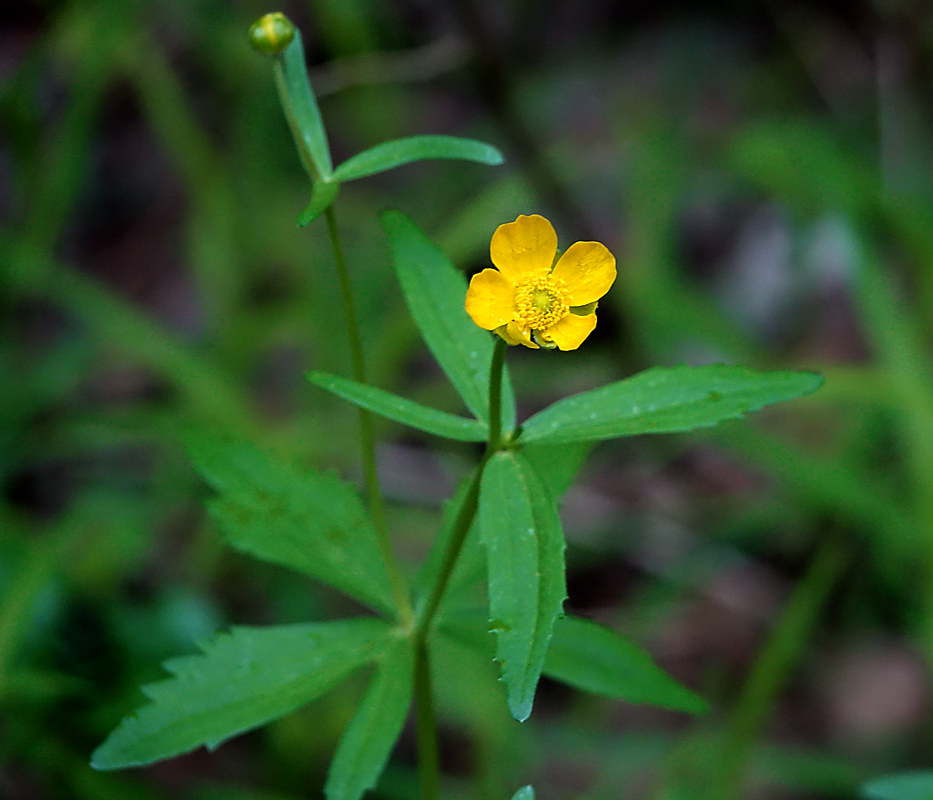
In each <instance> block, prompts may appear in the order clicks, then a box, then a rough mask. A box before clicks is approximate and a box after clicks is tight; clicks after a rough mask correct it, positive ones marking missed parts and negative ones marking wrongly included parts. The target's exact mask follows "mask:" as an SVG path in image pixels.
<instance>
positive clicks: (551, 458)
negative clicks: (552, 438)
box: [522, 442, 593, 499]
mask: <svg viewBox="0 0 933 800" xmlns="http://www.w3.org/2000/svg"><path fill="white" fill-rule="evenodd" d="M592 447H593V443H592V442H574V443H573V444H557V445H549V444H532V445H529V446H528V447H523V448H522V455H524V456H525V458H526V459H528V463H529V464H531V467H532V469H533V470H534V471H535V473H536V474H537V475H538V477H539V478H541V480H542V481H544V483H545V484H546V485H547V488H548V491H549V492H550V493H551V497H553V498H555V499H558V498H560V497H561V496H562V495H563V494H564V492H566V491H567V490H568V489H569V488H570V486H571V484H572V483H573V479H574V478H576V476H577V473H578V472H579V471H580V468H581V467H582V466H583V464H584V462H585V461H586V457H587V456H588V455H589V453H590V450H591V449H592Z"/></svg>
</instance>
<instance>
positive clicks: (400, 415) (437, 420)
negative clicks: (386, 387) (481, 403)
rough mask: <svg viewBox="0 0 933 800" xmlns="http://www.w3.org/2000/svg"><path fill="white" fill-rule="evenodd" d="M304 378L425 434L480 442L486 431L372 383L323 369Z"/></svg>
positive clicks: (466, 420) (356, 404)
mask: <svg viewBox="0 0 933 800" xmlns="http://www.w3.org/2000/svg"><path fill="white" fill-rule="evenodd" d="M306 377H307V379H308V380H309V381H310V382H311V383H313V384H314V385H315V386H320V387H321V388H322V389H326V390H327V391H329V392H331V393H333V394H335V395H337V396H338V397H342V398H343V399H344V400H348V401H349V402H351V403H353V404H354V405H355V406H359V407H360V408H365V409H367V410H369V411H372V412H373V413H374V414H379V415H380V416H383V417H386V418H387V419H391V420H395V421H396V422H401V423H402V424H403V425H409V426H411V427H412V428H417V429H418V430H419V431H424V432H425V433H432V434H434V435H435V436H441V437H443V438H445V439H454V440H456V441H458V442H484V441H486V437H487V435H488V432H489V431H488V430H487V428H486V426H485V425H483V424H482V423H480V422H477V421H476V420H475V419H467V418H466V417H458V416H457V415H456V414H448V413H447V412H446V411H438V410H437V409H436V408H429V407H428V406H423V405H421V404H420V403H416V402H414V401H413V400H408V399H407V398H404V397H399V396H398V395H396V394H391V393H390V392H386V391H383V390H382V389H377V388H375V387H374V386H367V385H366V384H363V383H357V382H356V381H351V380H348V379H346V378H341V377H338V376H337V375H330V374H328V373H326V372H309V373H308V374H307V376H306Z"/></svg>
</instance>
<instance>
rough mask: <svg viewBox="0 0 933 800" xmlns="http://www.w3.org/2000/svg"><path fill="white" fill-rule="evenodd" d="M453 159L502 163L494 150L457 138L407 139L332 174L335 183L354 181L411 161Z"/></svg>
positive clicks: (359, 155)
mask: <svg viewBox="0 0 933 800" xmlns="http://www.w3.org/2000/svg"><path fill="white" fill-rule="evenodd" d="M434 158H456V159H459V160H461V161H474V162H476V163H478V164H489V165H491V166H496V165H498V164H501V163H502V162H503V161H504V160H505V159H504V158H503V157H502V153H500V152H499V151H498V150H497V149H496V148H495V147H493V146H492V145H488V144H486V143H485V142H478V141H477V140H476V139H461V138H460V137H459V136H406V137H405V138H403V139H393V140H392V141H390V142H383V143H382V144H377V145H376V146H375V147H370V148H369V149H368V150H364V151H363V152H362V153H357V154H356V155H355V156H353V157H352V158H348V159H347V160H346V161H344V162H343V164H341V165H340V166H339V167H337V169H336V170H335V172H334V180H337V181H355V180H356V179H357V178H365V177H366V176H367V175H375V174H376V173H377V172H385V171H386V170H389V169H394V168H395V167H400V166H401V165H402V164H409V163H411V162H412V161H424V160H426V159H434Z"/></svg>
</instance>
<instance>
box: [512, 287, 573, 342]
mask: <svg viewBox="0 0 933 800" xmlns="http://www.w3.org/2000/svg"><path fill="white" fill-rule="evenodd" d="M515 311H516V317H517V319H518V321H519V322H521V323H523V325H524V326H526V327H528V328H530V329H531V330H536V331H543V330H546V329H548V328H550V327H551V326H552V325H553V324H554V323H555V322H557V321H558V320H561V319H563V318H564V317H566V316H567V314H568V313H569V311H570V306H569V305H568V304H567V301H566V300H565V299H564V293H563V291H561V290H560V289H559V288H558V287H557V286H555V285H554V283H553V282H552V281H551V278H550V276H549V275H548V276H545V277H543V278H534V279H531V280H529V281H527V282H526V283H522V284H520V285H519V286H518V291H517V292H516V294H515Z"/></svg>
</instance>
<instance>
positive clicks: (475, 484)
mask: <svg viewBox="0 0 933 800" xmlns="http://www.w3.org/2000/svg"><path fill="white" fill-rule="evenodd" d="M505 348H506V343H505V341H504V340H503V339H500V338H498V337H497V338H496V346H495V349H494V350H493V353H492V362H491V364H490V366H489V440H488V443H487V445H486V452H485V453H484V454H483V458H482V459H481V461H480V462H479V464H478V465H477V467H476V469H475V470H474V472H473V477H472V478H471V479H470V485H469V488H468V489H467V493H466V496H465V497H464V498H463V505H461V506H460V511H459V512H458V513H457V518H456V519H455V520H454V524H453V530H452V531H451V535H450V541H449V544H448V546H447V552H446V553H444V561H443V563H442V564H441V568H440V571H439V572H438V575H437V580H436V581H435V582H434V586H433V587H432V588H431V594H430V596H429V597H428V601H427V602H426V603H425V604H424V607H423V608H422V610H421V611H420V612H419V613H418V619H417V620H416V623H415V718H416V720H417V723H418V737H417V738H418V778H419V785H420V791H421V800H437V797H438V793H439V790H440V757H439V755H438V746H437V720H436V713H435V709H434V693H433V691H432V687H431V664H430V661H429V655H428V647H427V636H428V630H429V629H430V627H431V623H432V622H433V621H434V616H435V615H436V614H437V609H438V608H439V607H440V604H441V600H443V598H444V592H445V591H446V590H447V585H448V584H449V583H450V576H451V575H452V574H453V571H454V567H455V566H456V564H457V559H458V558H459V556H460V551H461V550H463V543H464V542H465V541H466V537H467V534H468V533H469V532H470V528H471V527H473V520H474V519H475V518H476V511H477V509H478V508H479V486H480V479H481V478H482V475H483V467H485V466H486V462H487V461H488V460H489V458H490V457H491V456H492V455H493V454H494V453H495V452H496V451H497V450H499V449H501V447H502V368H503V365H504V363H505Z"/></svg>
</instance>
